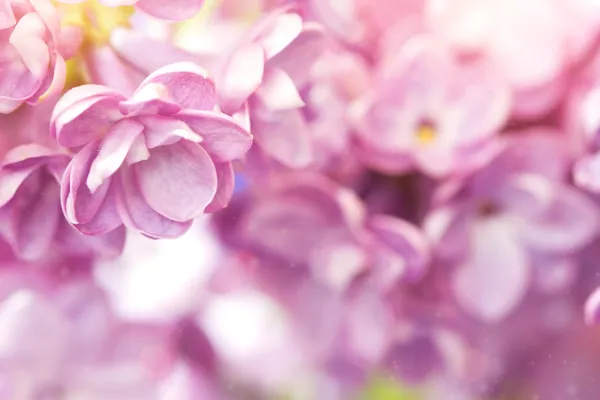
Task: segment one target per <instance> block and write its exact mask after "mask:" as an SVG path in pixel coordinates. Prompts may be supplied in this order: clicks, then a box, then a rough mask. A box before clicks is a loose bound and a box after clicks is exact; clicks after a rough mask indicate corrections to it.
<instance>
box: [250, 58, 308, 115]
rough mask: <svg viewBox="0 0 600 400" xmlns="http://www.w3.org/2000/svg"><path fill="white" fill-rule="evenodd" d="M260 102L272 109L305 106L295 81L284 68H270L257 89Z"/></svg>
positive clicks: (278, 109) (279, 109)
mask: <svg viewBox="0 0 600 400" xmlns="http://www.w3.org/2000/svg"><path fill="white" fill-rule="evenodd" d="M256 96H257V97H258V99H259V100H260V102H261V103H262V104H263V105H264V106H265V108H267V109H268V110H272V111H281V110H288V109H293V108H300V107H304V101H302V98H300V93H298V90H297V89H296V85H294V81H292V79H291V78H290V77H289V76H288V75H287V74H286V73H285V72H284V71H282V70H280V69H277V68H270V69H269V70H268V71H267V73H266V74H265V76H264V80H263V82H262V85H260V87H259V88H258V90H257V91H256Z"/></svg>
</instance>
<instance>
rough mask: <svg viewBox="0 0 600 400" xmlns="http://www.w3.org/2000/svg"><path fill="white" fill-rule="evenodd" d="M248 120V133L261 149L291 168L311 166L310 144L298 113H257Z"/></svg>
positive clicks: (300, 115) (286, 111)
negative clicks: (258, 115) (250, 126)
mask: <svg viewBox="0 0 600 400" xmlns="http://www.w3.org/2000/svg"><path fill="white" fill-rule="evenodd" d="M260 117H264V118H254V119H252V132H254V137H255V139H256V142H257V143H258V144H259V145H260V147H261V149H262V150H263V151H264V152H265V153H267V154H268V155H269V156H270V157H272V158H274V159H275V160H277V161H279V162H280V163H282V164H284V165H286V166H288V167H291V168H304V167H307V166H308V165H309V164H310V163H312V162H313V157H314V151H313V143H312V138H311V136H310V133H309V131H308V127H307V126H306V122H305V120H304V117H303V115H302V113H301V111H300V110H298V109H294V110H285V111H279V112H269V113H266V112H264V113H261V115H260Z"/></svg>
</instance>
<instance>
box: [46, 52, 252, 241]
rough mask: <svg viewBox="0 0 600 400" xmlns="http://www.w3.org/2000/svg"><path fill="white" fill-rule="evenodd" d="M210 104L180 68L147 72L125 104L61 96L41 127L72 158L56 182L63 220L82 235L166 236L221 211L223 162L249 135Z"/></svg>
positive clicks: (225, 183)
mask: <svg viewBox="0 0 600 400" xmlns="http://www.w3.org/2000/svg"><path fill="white" fill-rule="evenodd" d="M215 102H216V95H215V88H214V86H213V84H212V82H211V81H210V80H209V79H207V78H206V76H205V75H204V72H203V71H202V70H201V69H199V68H198V67H197V66H195V65H194V64H190V63H181V64H172V65H170V66H167V67H164V68H161V69H159V70H157V71H155V72H154V73H153V74H151V75H150V76H149V77H148V78H146V80H144V82H143V83H142V84H141V85H140V87H139V88H138V89H137V90H136V92H135V93H134V95H133V97H132V98H131V99H129V100H128V99H126V98H125V97H124V96H123V95H121V94H120V93H118V92H116V91H114V90H111V89H109V88H106V87H103V86H98V85H85V86H80V87H77V88H75V89H72V90H71V91H70V92H68V93H67V94H66V95H65V96H64V97H63V98H62V99H61V100H60V101H59V102H58V104H57V105H56V108H55V109H54V114H53V118H52V126H51V132H52V135H53V136H54V137H55V138H56V139H57V141H58V143H59V144H60V145H61V146H64V147H67V148H70V149H74V150H79V152H78V153H77V154H76V155H75V157H74V158H73V160H72V161H71V162H70V163H69V166H68V167H67V169H66V171H65V174H64V178H63V182H62V189H61V200H62V207H63V211H64V213H65V216H66V218H67V220H68V221H69V222H70V223H71V224H73V225H74V226H75V227H76V228H77V229H78V230H80V231H81V232H83V233H85V234H88V235H97V234H102V233H104V232H107V231H110V230H112V229H114V228H116V227H118V226H120V225H121V224H123V223H124V224H125V225H126V226H128V227H130V228H133V229H135V230H138V231H140V232H142V233H144V234H146V235H148V236H150V237H155V238H161V237H176V236H180V235H182V234H183V233H185V232H186V231H187V230H188V229H189V228H190V226H191V224H192V221H193V219H194V218H197V217H199V216H201V215H202V214H204V213H205V212H213V211H216V210H219V209H221V208H223V207H224V206H225V205H227V203H228V202H229V199H230V197H231V194H232V192H233V184H234V177H233V168H232V165H231V161H232V160H234V159H236V158H239V157H241V156H242V155H243V154H244V153H245V152H246V151H247V150H248V148H249V147H250V145H251V142H252V136H251V135H250V134H249V133H248V132H247V131H245V130H244V129H243V128H242V127H241V126H240V125H238V124H237V123H236V122H235V121H234V120H233V119H231V118H229V117H227V116H226V115H224V114H222V113H219V112H215V111H212V109H213V107H214V106H215Z"/></svg>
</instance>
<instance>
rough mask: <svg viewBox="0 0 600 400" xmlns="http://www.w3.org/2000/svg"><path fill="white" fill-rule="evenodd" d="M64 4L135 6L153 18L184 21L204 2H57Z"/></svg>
mask: <svg viewBox="0 0 600 400" xmlns="http://www.w3.org/2000/svg"><path fill="white" fill-rule="evenodd" d="M58 1H59V2H61V3H66V4H78V3H84V2H90V3H95V2H97V3H99V4H101V5H104V6H107V7H119V6H131V5H136V6H137V7H138V8H139V9H140V10H142V11H144V12H145V13H148V14H150V15H152V16H154V17H157V18H162V19H166V20H175V21H177V20H184V19H187V18H191V17H193V16H194V14H196V13H197V12H198V11H200V8H201V7H202V4H204V0H58Z"/></svg>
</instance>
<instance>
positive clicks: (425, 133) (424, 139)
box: [415, 123, 437, 145]
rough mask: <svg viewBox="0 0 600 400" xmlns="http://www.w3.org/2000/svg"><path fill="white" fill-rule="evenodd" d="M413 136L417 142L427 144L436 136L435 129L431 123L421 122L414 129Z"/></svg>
mask: <svg viewBox="0 0 600 400" xmlns="http://www.w3.org/2000/svg"><path fill="white" fill-rule="evenodd" d="M415 137H416V138H417V142H418V143H419V144H422V145H427V144H430V143H432V142H433V141H434V140H435V139H436V137H437V131H436V130H435V128H434V127H433V125H431V124H429V123H423V124H421V125H419V127H418V128H417V130H416V131H415Z"/></svg>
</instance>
